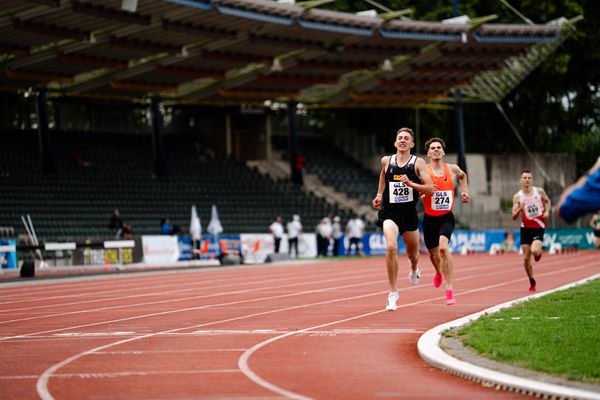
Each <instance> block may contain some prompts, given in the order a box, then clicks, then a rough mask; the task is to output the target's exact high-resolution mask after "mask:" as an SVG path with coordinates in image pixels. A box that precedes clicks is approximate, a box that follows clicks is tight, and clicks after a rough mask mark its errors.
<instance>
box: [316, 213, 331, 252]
mask: <svg viewBox="0 0 600 400" xmlns="http://www.w3.org/2000/svg"><path fill="white" fill-rule="evenodd" d="M315 233H316V234H317V256H323V257H326V256H327V250H328V249H329V244H330V243H331V235H332V234H333V225H332V223H331V219H330V218H329V217H328V216H327V217H324V218H323V219H321V221H320V222H319V224H318V225H317V226H316V228H315Z"/></svg>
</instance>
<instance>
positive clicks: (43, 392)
mask: <svg viewBox="0 0 600 400" xmlns="http://www.w3.org/2000/svg"><path fill="white" fill-rule="evenodd" d="M591 265H595V263H594V264H591ZM585 267H587V265H581V264H580V266H579V267H577V268H574V269H583V268H585ZM574 269H571V270H574ZM565 272H566V271H564V270H561V271H558V272H557V273H565ZM552 274H553V273H552ZM480 276H481V275H480ZM521 280H522V279H515V280H512V281H508V282H503V283H500V284H496V285H492V286H490V287H500V286H503V285H506V284H513V283H515V282H520V281H521ZM355 286H361V285H355ZM415 288H416V286H413V287H409V288H407V289H404V290H402V289H401V291H406V290H414V289H415ZM326 290H329V289H320V290H313V291H308V292H306V293H318V292H323V291H326ZM480 290H483V289H481V288H479V289H475V290H472V291H467V292H463V293H470V292H477V291H480ZM306 293H295V294H294V295H297V294H300V295H302V294H306ZM385 293H387V291H380V292H375V293H369V294H364V295H358V296H352V297H346V298H341V299H340V298H338V299H335V300H328V301H322V302H317V303H311V304H303V305H298V306H291V307H286V308H282V309H277V310H269V311H264V312H260V313H255V314H247V315H243V316H239V317H233V318H228V319H225V320H220V321H213V322H209V323H204V324H199V325H196V326H192V327H184V328H176V329H171V330H168V331H163V332H158V333H150V334H147V335H142V336H138V337H134V338H128V339H124V340H120V341H116V342H113V343H109V344H106V345H103V346H99V347H96V348H93V349H90V350H87V351H84V352H81V353H79V354H75V355H73V356H71V357H69V358H67V359H64V360H62V361H60V362H59V363H56V364H54V365H53V366H51V367H50V368H48V369H47V370H46V371H44V372H43V373H42V374H41V375H40V377H39V379H38V381H37V383H36V389H37V392H38V395H39V396H40V397H41V398H42V400H50V399H54V397H52V395H51V394H50V392H49V391H48V381H49V379H50V377H51V376H53V374H54V373H55V372H56V371H57V370H59V369H60V368H62V367H64V366H66V365H68V364H70V363H72V362H74V361H76V360H78V359H79V358H81V357H84V356H86V355H89V354H93V353H95V352H97V351H101V350H104V349H107V348H110V347H113V346H117V345H120V344H124V343H128V342H132V341H136V340H140V339H144V338H148V337H153V336H156V335H158V334H165V333H171V332H179V331H182V330H186V329H190V328H200V327H203V326H210V325H215V324H221V323H227V322H233V321H239V320H243V319H248V318H254V317H258V316H264V315H268V314H273V313H277V312H283V311H290V310H296V309H301V308H307V307H312V306H315V305H323V304H331V303H336V302H340V301H349V300H357V299H361V298H366V297H372V296H379V295H382V294H385ZM277 297H287V296H277ZM440 298H442V297H435V298H433V299H428V300H424V301H420V302H417V303H414V304H407V305H401V306H400V308H404V307H407V306H409V305H416V304H421V303H426V302H430V301H434V300H439V299H440ZM252 301H256V300H252ZM236 303H237V302H236ZM200 308H205V307H200ZM194 309H196V308H194ZM187 310H188V309H183V310H177V311H187ZM171 312H175V311H171ZM171 312H169V313H171ZM381 312H387V311H385V310H380V311H375V312H372V313H368V314H363V315H360V316H357V317H353V318H350V319H346V320H352V319H357V318H363V317H365V316H369V315H375V314H379V313H381ZM159 314H165V313H159ZM131 319H133V318H131ZM113 322H116V321H113ZM339 322H341V321H336V322H334V323H339ZM332 324H333V323H329V324H324V325H321V326H328V325H332ZM93 325H95V324H93ZM321 326H319V327H321ZM316 328H317V327H315V328H314V329H316ZM306 330H308V329H306ZM286 335H287V334H286ZM286 335H284V336H286ZM263 343H265V342H263ZM254 348H256V346H254V347H253V349H254ZM257 349H258V348H256V349H255V350H254V351H256V350H257ZM247 353H248V352H246V353H244V354H247ZM242 357H244V355H242ZM248 357H249V355H248V356H247V357H246V358H245V360H246V367H247V358H248ZM241 360H242V358H240V361H239V362H238V366H240V363H241ZM248 374H250V375H254V376H255V378H256V379H258V380H262V378H260V377H258V375H256V374H255V373H254V372H253V371H251V370H250V369H249V368H247V369H246V372H245V375H246V376H249V375H248ZM264 382H265V383H266V384H267V385H271V384H270V383H268V382H266V381H264ZM257 383H258V382H257ZM261 386H262V385H261ZM275 388H277V387H275ZM277 389H278V390H283V389H280V388H277ZM276 393H277V392H276Z"/></svg>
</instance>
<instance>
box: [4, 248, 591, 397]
mask: <svg viewBox="0 0 600 400" xmlns="http://www.w3.org/2000/svg"><path fill="white" fill-rule="evenodd" d="M454 260H455V275H456V279H455V287H456V289H455V292H456V297H457V301H458V303H457V304H456V305H455V306H452V307H447V306H446V305H445V302H444V291H443V289H442V288H443V286H442V288H440V289H435V288H433V285H432V284H431V280H432V277H433V273H432V271H433V267H431V264H430V263H429V260H428V259H427V256H426V255H424V256H423V258H422V262H421V270H422V278H421V284H420V285H418V286H410V285H409V284H408V279H407V274H408V267H407V262H406V259H405V258H404V259H401V270H400V274H399V275H400V277H399V284H400V300H399V308H398V310H397V311H395V312H387V311H384V310H383V306H384V303H385V300H386V298H387V284H386V282H387V278H386V274H385V266H384V261H383V258H381V257H373V258H364V259H351V260H335V261H320V262H314V263H307V264H298V265H289V264H288V265H265V266H252V267H246V266H237V267H231V268H222V267H221V268H212V269H202V270H189V271H183V272H181V271H177V272H173V271H171V272H160V273H157V272H153V273H139V274H127V275H107V276H100V277H87V278H77V279H68V280H61V281H23V282H18V283H16V284H2V285H0V287H2V290H1V291H0V391H1V392H2V398H3V399H23V398H38V397H39V398H43V399H51V398H55V399H73V398H76V399H92V398H93V399H97V398H99V399H102V398H110V399H141V398H144V399H148V398H170V399H178V398H186V399H189V398H221V399H225V398H226V399H241V398H243V399H253V398H256V399H258V398H260V399H271V398H272V399H275V398H295V399H310V398H314V399H337V398H343V399H380V398H411V399H429V398H439V397H442V396H443V397H445V398H448V399H465V398H473V399H486V398H500V399H512V398H523V396H519V395H516V394H514V393H509V392H503V391H497V390H494V389H489V388H484V387H482V386H480V385H478V384H475V383H472V382H468V381H465V380H462V379H460V378H458V377H454V376H451V375H449V374H446V373H444V372H442V371H439V370H437V369H435V368H433V367H430V366H428V365H427V364H425V363H424V362H423V361H422V360H421V359H420V358H419V356H418V354H417V349H416V343H417V340H418V337H419V336H420V334H422V333H423V332H424V331H426V330H427V329H429V328H431V327H433V326H436V325H438V324H440V323H443V322H446V321H450V320H453V319H456V318H458V317H461V316H464V315H467V314H471V313H473V312H476V311H479V310H481V309H484V308H487V307H489V306H492V305H495V304H498V303H502V302H505V301H509V300H511V299H516V298H519V297H522V296H523V295H526V294H527V293H528V292H527V288H528V282H527V279H526V277H525V272H524V271H523V266H522V261H521V258H520V257H519V256H518V255H516V254H511V255H502V256H487V255H472V256H455V257H454ZM599 271H600V255H599V253H598V252H579V253H574V254H563V255H557V256H549V255H547V254H546V255H544V258H543V259H542V260H541V261H540V262H539V263H536V264H535V265H534V272H535V274H536V279H537V280H538V289H539V290H546V289H551V288H554V287H557V286H560V285H563V284H565V283H568V282H572V281H575V280H578V279H581V278H584V277H587V276H590V275H593V274H595V273H598V272H599Z"/></svg>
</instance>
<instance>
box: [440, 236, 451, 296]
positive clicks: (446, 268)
mask: <svg viewBox="0 0 600 400" xmlns="http://www.w3.org/2000/svg"><path fill="white" fill-rule="evenodd" d="M448 244H449V241H448V238H447V237H446V236H440V246H439V249H440V267H441V270H442V273H443V274H444V279H446V289H449V290H452V289H453V282H454V262H453V260H452V252H451V251H450V247H449V246H448Z"/></svg>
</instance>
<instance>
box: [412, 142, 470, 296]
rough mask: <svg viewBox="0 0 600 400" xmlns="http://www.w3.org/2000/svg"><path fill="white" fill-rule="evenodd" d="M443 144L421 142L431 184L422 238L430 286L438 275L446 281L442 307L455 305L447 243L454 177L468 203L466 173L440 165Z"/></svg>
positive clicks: (437, 280)
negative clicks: (429, 267)
mask: <svg viewBox="0 0 600 400" xmlns="http://www.w3.org/2000/svg"><path fill="white" fill-rule="evenodd" d="M445 148H446V144H445V143H444V141H443V140H442V139H440V138H437V137H434V138H431V139H429V140H428V141H427V142H425V149H426V150H427V157H429V160H430V163H429V164H427V173H428V174H429V176H430V177H431V179H432V181H433V187H434V189H435V191H434V193H433V195H427V194H425V195H424V196H423V205H424V207H425V215H424V217H423V237H424V239H425V246H427V250H429V258H430V259H431V262H432V264H433V267H434V268H435V272H436V273H435V276H434V277H433V285H434V286H435V287H436V288H437V287H440V286H441V284H442V274H443V275H444V278H445V279H446V304H448V305H449V306H450V305H452V304H454V303H456V299H455V298H454V292H453V290H454V286H453V275H454V274H453V271H454V263H453V261H452V253H451V251H450V248H449V247H448V244H449V243H450V238H451V237H452V232H454V226H455V221H454V214H453V213H452V208H453V206H454V178H455V177H456V178H458V181H459V183H460V186H461V188H462V193H461V199H462V202H463V203H468V202H469V201H470V197H469V189H468V186H467V174H465V172H464V171H463V170H462V169H460V167H459V166H458V165H456V164H449V163H445V162H444V155H445V152H444V150H445Z"/></svg>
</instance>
